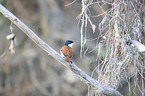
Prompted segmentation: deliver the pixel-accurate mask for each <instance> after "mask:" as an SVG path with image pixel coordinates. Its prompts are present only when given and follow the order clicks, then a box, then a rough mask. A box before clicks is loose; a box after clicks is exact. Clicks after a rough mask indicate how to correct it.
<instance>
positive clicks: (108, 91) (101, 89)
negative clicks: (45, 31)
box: [0, 4, 123, 96]
mask: <svg viewBox="0 0 145 96" xmlns="http://www.w3.org/2000/svg"><path fill="white" fill-rule="evenodd" d="M0 12H1V13H2V14H3V15H4V16H5V17H6V18H8V19H9V20H10V21H12V22H13V23H14V24H15V25H16V26H18V27H19V28H20V29H21V30H22V31H23V32H24V33H25V34H26V35H27V36H28V37H29V38H31V39H32V40H33V41H34V42H35V43H36V44H37V45H38V46H39V47H41V48H42V49H43V50H44V51H46V52H47V53H48V54H49V55H51V56H52V57H54V58H55V59H56V60H57V61H59V62H60V63H61V64H63V65H64V66H65V67H67V68H68V69H70V70H71V71H72V72H73V73H74V75H75V76H77V77H78V78H79V79H80V80H81V81H83V82H84V83H86V84H87V85H89V86H92V87H93V88H94V89H96V90H97V92H98V93H100V94H105V95H108V96H123V95H122V94H120V93H119V92H118V91H116V90H115V89H113V88H108V87H105V86H104V85H102V84H101V83H100V82H98V81H97V80H95V79H93V78H91V77H90V76H89V75H87V74H86V73H85V72H83V71H82V70H81V69H79V68H78V67H77V66H76V65H75V64H74V63H72V64H69V63H66V62H65V61H64V59H63V58H62V57H61V55H60V54H59V53H58V52H56V51H55V50H54V49H52V48H51V47H50V46H49V45H47V44H46V43H45V42H44V41H43V40H42V39H40V38H39V37H38V36H37V35H36V34H35V33H34V32H33V31H32V30H31V29H30V28H29V27H27V26H26V25H25V24H24V23H23V22H22V21H21V20H19V19H18V18H17V17H16V16H14V15H13V14H12V13H11V12H9V11H8V10H7V9H6V8H5V7H3V6H2V5H1V4H0Z"/></svg>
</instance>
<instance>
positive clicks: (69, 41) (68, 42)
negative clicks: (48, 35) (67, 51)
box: [65, 40, 75, 48]
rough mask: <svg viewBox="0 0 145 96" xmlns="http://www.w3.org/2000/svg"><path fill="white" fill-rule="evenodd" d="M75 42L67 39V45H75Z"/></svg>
mask: <svg viewBox="0 0 145 96" xmlns="http://www.w3.org/2000/svg"><path fill="white" fill-rule="evenodd" d="M74 43H75V42H74V41H72V40H67V41H66V42H65V45H66V46H69V47H71V48H72V46H73V44H74Z"/></svg>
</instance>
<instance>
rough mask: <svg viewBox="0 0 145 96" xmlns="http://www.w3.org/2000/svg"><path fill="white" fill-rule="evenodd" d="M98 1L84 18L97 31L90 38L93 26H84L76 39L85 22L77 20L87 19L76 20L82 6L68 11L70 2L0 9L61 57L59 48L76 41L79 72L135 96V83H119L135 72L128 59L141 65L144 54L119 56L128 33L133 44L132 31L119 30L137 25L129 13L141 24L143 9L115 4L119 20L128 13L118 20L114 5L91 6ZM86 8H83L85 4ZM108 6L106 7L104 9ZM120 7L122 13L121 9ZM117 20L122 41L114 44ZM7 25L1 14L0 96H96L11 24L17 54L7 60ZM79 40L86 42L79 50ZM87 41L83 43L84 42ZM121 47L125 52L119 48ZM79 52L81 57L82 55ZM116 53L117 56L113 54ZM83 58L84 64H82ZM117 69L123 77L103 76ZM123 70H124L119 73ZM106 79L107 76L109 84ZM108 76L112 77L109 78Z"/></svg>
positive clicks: (40, 0) (10, 4) (15, 2)
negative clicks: (33, 33)
mask: <svg viewBox="0 0 145 96" xmlns="http://www.w3.org/2000/svg"><path fill="white" fill-rule="evenodd" d="M84 1H85V0H84ZM91 1H93V0H90V1H89V2H91ZM97 1H98V2H101V3H98V5H97V3H96V4H95V3H94V4H92V5H91V4H90V5H89V6H87V7H88V9H87V10H88V11H87V12H88V13H89V15H88V14H87V15H88V16H89V17H90V20H91V21H92V24H95V25H96V30H95V32H92V26H91V24H90V23H85V24H86V25H87V27H82V29H83V34H80V29H81V23H82V22H83V19H82V18H79V16H81V15H82V16H84V17H85V15H86V14H84V13H85V12H84V13H83V14H81V15H80V13H81V12H82V4H83V3H82V1H81V0H76V1H75V2H74V3H73V4H71V5H69V6H66V5H67V4H70V3H72V2H73V0H1V1H0V3H2V5H4V6H5V7H6V8H7V9H8V10H9V11H11V12H12V13H13V14H14V15H15V16H17V17H18V18H19V19H20V20H22V21H23V22H24V23H25V24H26V25H28V26H29V27H30V28H31V29H32V30H33V31H34V32H36V34H37V35H38V36H39V37H40V38H42V39H43V40H44V41H45V42H47V43H48V44H49V45H50V46H51V47H52V48H54V49H55V50H56V51H57V52H59V51H60V48H61V47H62V46H63V45H64V43H65V41H66V40H67V39H71V40H74V41H75V42H76V43H75V45H74V48H73V49H74V56H73V61H74V62H75V63H76V64H77V66H79V67H80V69H82V70H83V71H85V72H86V73H87V74H88V75H91V74H93V78H97V79H98V80H100V82H102V83H103V84H104V83H106V86H111V87H112V86H113V87H114V88H116V89H117V88H118V90H119V91H120V92H121V93H122V94H124V95H125V96H128V95H129V92H130V91H132V90H133V91H132V93H133V92H134V89H133V87H132V86H136V85H135V83H134V81H135V80H137V79H138V78H133V77H130V78H125V77H124V78H125V79H127V80H129V81H128V82H126V81H125V80H122V79H121V80H120V77H121V76H126V77H127V76H130V73H129V72H134V71H133V70H134V65H133V64H134V62H133V61H131V60H132V58H135V57H134V56H137V58H138V57H139V59H137V60H140V61H141V60H142V61H143V60H144V59H143V58H141V57H140V56H142V57H143V56H144V54H141V55H140V53H137V52H135V53H133V52H132V51H130V50H129V51H128V50H127V52H126V51H120V50H124V48H126V45H125V44H126V43H123V44H124V45H123V44H122V42H124V41H123V39H122V38H124V37H123V36H125V35H124V34H127V33H128V34H129V35H130V37H131V38H133V36H135V35H136V33H132V32H134V31H132V30H129V32H128V31H127V29H126V28H125V27H122V26H124V25H123V24H126V23H124V22H125V21H127V27H128V28H129V29H132V28H134V27H133V24H135V23H134V22H132V21H133V20H131V19H130V17H131V16H132V17H133V16H134V18H135V19H134V20H137V18H136V17H135V16H137V15H136V13H135V12H134V13H133V12H132V10H131V9H135V8H136V9H137V10H139V9H140V10H141V11H139V12H140V14H139V15H140V18H141V20H143V18H144V16H145V15H144V13H141V12H143V10H142V7H140V6H143V4H142V2H139V3H138V4H136V3H135V2H133V4H134V5H135V7H134V8H132V7H129V8H130V9H129V8H127V7H126V5H125V4H124V3H122V2H116V4H117V3H118V4H120V6H121V8H122V9H121V8H120V10H119V11H120V14H121V13H122V14H123V12H126V11H127V12H129V13H128V14H127V12H126V13H125V14H123V15H121V16H120V15H116V13H117V12H115V11H116V10H114V9H115V8H117V7H118V6H117V5H116V6H117V7H116V6H115V5H113V4H115V3H113V1H112V2H111V0H108V1H107V0H106V1H104V0H102V1H101V0H96V1H95V0H94V2H97ZM120 1H121V0H120ZM127 1H128V0H127ZM89 2H86V4H87V3H89ZM107 2H110V3H108V4H107ZM111 4H112V5H111ZM128 5H129V4H128ZM124 6H125V8H126V10H124V9H123V8H124ZM130 6H131V4H130ZM111 7H114V9H113V10H111V11H110V8H111ZM104 10H105V11H104ZM106 10H107V11H106ZM128 10H129V11H128ZM105 12H110V13H105ZM102 13H103V14H102ZM104 13H105V14H104ZM114 14H115V15H114ZM132 14H135V15H132ZM105 16H106V18H105ZM107 16H108V17H107ZM111 16H118V18H117V19H116V18H115V19H114V18H113V17H111ZM119 16H120V17H121V18H123V16H126V18H125V21H124V22H122V21H121V19H119ZM111 18H113V19H111ZM79 20H80V22H79ZM115 20H118V21H119V23H117V26H119V28H120V29H121V28H122V29H123V30H121V31H118V32H120V34H121V36H120V37H121V40H120V38H119V39H115V38H114V37H115V35H114V33H113V32H114V30H113V27H112V26H114V25H115V23H114V21H115ZM84 21H85V22H86V21H87V20H86V18H84ZM78 22H79V23H78ZM130 22H131V23H130ZM142 23H143V24H144V21H142ZM109 24H110V25H109ZM119 24H120V25H119ZM131 24H132V25H131ZM10 25H11V22H10V21H9V20H7V19H6V18H5V17H4V16H3V15H2V14H0V41H1V42H0V96H88V94H89V96H97V94H96V93H95V90H93V89H91V88H89V89H88V86H87V85H85V84H84V83H82V82H81V81H79V80H78V79H77V78H76V77H75V76H74V75H73V73H71V72H70V71H69V70H68V69H66V68H65V67H64V66H62V65H61V64H60V63H59V62H57V61H56V60H55V59H54V58H52V57H51V56H49V55H48V54H46V53H45V52H44V51H43V50H41V49H40V48H39V47H38V46H37V45H36V44H35V43H34V42H33V41H31V40H30V39H29V38H28V37H27V36H26V35H25V34H24V33H23V32H21V30H20V29H19V28H17V27H16V26H15V25H14V24H12V27H13V32H14V33H15V34H16V39H17V46H16V48H15V54H10V52H9V50H8V47H9V44H10V42H9V41H8V40H6V36H7V35H8V34H10V32H11V31H10ZM108 25H109V27H108ZM110 26H111V27H110ZM144 28H145V27H144V26H143V27H142V30H141V32H139V33H138V34H139V35H140V34H144ZM100 29H103V30H100ZM114 29H115V28H114ZM108 30H109V31H108ZM101 32H102V33H101ZM123 32H124V33H123ZM82 35H83V36H84V37H83V40H84V41H83V43H84V45H83V46H81V37H82ZM140 39H142V41H143V42H144V41H145V38H144V37H143V36H140V38H139V39H138V40H140ZM85 40H87V41H86V42H85ZM107 40H108V41H107ZM116 40H118V42H120V41H121V43H118V45H117V44H116ZM119 40H120V41H119ZM115 44H116V45H115ZM121 44H122V45H123V46H121ZM112 46H113V47H112ZM116 46H117V47H116ZM81 48H82V52H80V50H81ZM113 48H114V49H113ZM127 48H130V47H127ZM106 50H107V51H106ZM114 50H116V51H115V52H116V53H115V54H114ZM107 52H108V53H107ZM109 52H110V53H109ZM121 52H122V53H121ZM123 52H126V53H128V54H130V55H126V53H123ZM118 54H123V55H118ZM134 54H137V55H134ZM81 55H82V58H80V56H81ZM110 56H112V57H110ZM121 56H122V57H121ZM123 56H124V57H123ZM125 56H126V57H127V58H128V59H127V60H126V61H125V62H123V63H121V61H123V59H122V58H125ZM116 57H117V58H116ZM120 57H121V58H120ZM105 58H106V59H105ZM112 58H113V59H112ZM118 61H119V62H118ZM126 62H127V63H128V62H129V64H128V65H127V64H126ZM115 64H120V66H121V64H122V65H123V64H124V65H123V66H121V68H122V70H123V71H122V70H121V72H122V73H121V76H120V75H119V76H118V77H117V76H116V77H113V76H114V74H115V73H116V71H114V72H113V71H107V70H112V69H113V68H114V70H117V67H120V66H117V67H116V68H115V67H114V66H115ZM139 64H140V62H139ZM142 65H143V64H142ZM126 66H128V67H126ZM125 67H126V69H123V68H125ZM105 68H106V70H105ZM101 70H103V71H101ZM126 70H129V71H126ZM105 71H106V72H105ZM99 72H100V73H99ZM111 72H112V74H111ZM125 72H126V73H125ZM127 72H128V73H127ZM141 72H144V70H141ZM102 73H103V74H102ZM104 73H106V74H104ZM108 74H111V75H108ZM116 74H117V73H116ZM122 74H123V75H122ZM124 74H126V75H124ZM112 75H113V76H112ZM143 75H144V74H143ZM99 76H100V77H99ZM101 76H102V77H101ZM106 76H108V78H107V77H106ZM109 76H112V77H111V78H110V77H109ZM136 76H139V74H136ZM114 78H117V79H116V81H117V82H116V81H111V80H113V79H114ZM118 78H119V79H118ZM124 78H123V79H124ZM139 78H141V76H139ZM101 80H102V81H101ZM119 80H120V81H119ZM140 80H141V79H140ZM110 82H114V83H113V84H114V85H111V83H110ZM118 82H119V84H120V85H117V86H116V84H118ZM142 82H143V79H142ZM129 83H130V84H131V85H132V86H131V89H130V90H129V88H128V86H127V84H129ZM107 84H108V85H107ZM121 84H122V85H121ZM139 84H141V83H139ZM104 85H105V84H104ZM129 86H130V85H129ZM142 86H144V85H142ZM135 92H136V94H139V95H140V94H141V92H139V90H138V89H137V90H136V91H135Z"/></svg>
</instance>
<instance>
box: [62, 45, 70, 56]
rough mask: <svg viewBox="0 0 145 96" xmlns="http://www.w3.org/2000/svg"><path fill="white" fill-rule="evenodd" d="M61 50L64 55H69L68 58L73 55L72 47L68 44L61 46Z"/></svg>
mask: <svg viewBox="0 0 145 96" xmlns="http://www.w3.org/2000/svg"><path fill="white" fill-rule="evenodd" d="M61 52H62V53H63V55H64V56H65V57H66V56H69V58H71V57H72V56H73V49H72V48H71V47H69V46H63V47H62V48H61Z"/></svg>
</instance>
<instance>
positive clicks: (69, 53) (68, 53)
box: [60, 40, 75, 63]
mask: <svg viewBox="0 0 145 96" xmlns="http://www.w3.org/2000/svg"><path fill="white" fill-rule="evenodd" d="M74 43H75V42H74V41H72V40H66V42H65V45H64V46H63V47H62V48H61V49H60V53H61V56H62V57H65V62H68V63H70V62H71V61H70V58H71V57H73V49H72V46H73V44H74Z"/></svg>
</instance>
